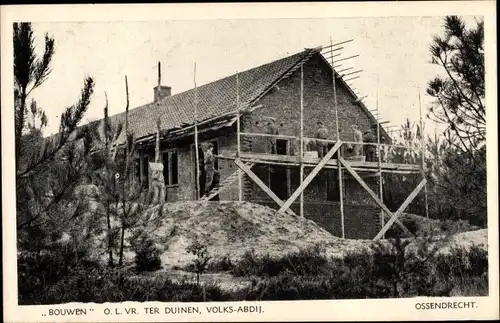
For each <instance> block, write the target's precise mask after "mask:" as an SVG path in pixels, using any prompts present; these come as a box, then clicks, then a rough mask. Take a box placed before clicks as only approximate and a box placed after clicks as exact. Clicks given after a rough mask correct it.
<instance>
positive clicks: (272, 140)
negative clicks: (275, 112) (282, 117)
mask: <svg viewBox="0 0 500 323" xmlns="http://www.w3.org/2000/svg"><path fill="white" fill-rule="evenodd" d="M267 125H268V128H267V133H268V134H269V135H271V136H270V137H268V146H269V150H270V153H271V154H276V137H275V136H277V135H278V127H276V119H275V118H269V122H268V123H267Z"/></svg>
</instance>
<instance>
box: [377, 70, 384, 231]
mask: <svg viewBox="0 0 500 323" xmlns="http://www.w3.org/2000/svg"><path fill="white" fill-rule="evenodd" d="M376 108H377V154H378V174H379V179H378V189H379V198H380V201H382V203H384V192H383V189H384V187H383V180H384V179H383V177H382V160H381V156H380V154H381V152H380V119H379V118H380V113H379V109H378V80H377V96H376ZM380 224H381V227H382V228H383V227H384V211H382V209H380ZM382 238H385V234H384V235H383V236H382Z"/></svg>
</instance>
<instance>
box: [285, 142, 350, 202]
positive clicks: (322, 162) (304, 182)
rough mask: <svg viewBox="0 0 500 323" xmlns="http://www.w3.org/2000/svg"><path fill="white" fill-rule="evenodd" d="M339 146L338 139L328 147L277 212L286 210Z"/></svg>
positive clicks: (340, 143)
mask: <svg viewBox="0 0 500 323" xmlns="http://www.w3.org/2000/svg"><path fill="white" fill-rule="evenodd" d="M340 146H342V142H341V141H340V140H339V141H337V143H336V144H335V145H334V146H333V147H332V148H331V149H330V151H329V152H328V153H327V154H326V155H325V157H323V159H322V160H321V161H320V162H319V163H318V165H316V167H314V168H313V170H312V171H311V173H310V174H309V175H307V177H306V178H305V179H304V181H303V182H302V185H300V186H299V187H297V189H296V190H295V192H293V194H292V196H290V197H289V198H288V200H287V201H286V202H285V204H283V206H281V208H280V209H279V211H278V212H284V211H285V210H288V209H289V208H290V206H291V205H292V203H293V202H295V200H296V199H297V198H298V197H299V196H300V194H301V193H302V192H303V191H304V190H305V189H306V187H307V185H309V184H310V183H311V182H312V180H313V179H314V177H316V175H318V173H319V171H320V170H321V169H322V168H323V167H324V166H325V165H326V163H328V161H329V160H330V159H331V158H332V157H333V155H334V154H335V153H336V152H337V150H339V148H340Z"/></svg>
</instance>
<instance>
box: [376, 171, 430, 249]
mask: <svg viewBox="0 0 500 323" xmlns="http://www.w3.org/2000/svg"><path fill="white" fill-rule="evenodd" d="M426 183H427V180H426V179H425V178H424V179H423V180H422V181H421V182H420V184H418V186H417V187H416V188H415V189H414V190H413V192H411V194H410V195H408V197H407V198H406V200H405V201H404V202H403V204H401V206H400V207H399V209H398V210H397V211H396V212H395V213H394V215H393V216H392V218H391V219H390V220H389V221H387V223H386V224H385V225H384V227H383V228H382V229H380V232H379V233H378V234H377V235H376V236H375V238H374V239H373V240H379V239H380V238H382V237H383V236H384V234H385V233H386V232H387V230H388V229H389V228H390V227H391V226H392V224H393V223H394V221H396V220H397V219H398V217H399V216H400V215H401V214H402V213H403V212H404V211H405V210H406V208H407V207H408V205H410V203H411V202H412V201H413V200H414V199H415V197H416V196H417V194H418V193H419V192H420V191H421V190H422V188H423V187H424V186H425V184H426Z"/></svg>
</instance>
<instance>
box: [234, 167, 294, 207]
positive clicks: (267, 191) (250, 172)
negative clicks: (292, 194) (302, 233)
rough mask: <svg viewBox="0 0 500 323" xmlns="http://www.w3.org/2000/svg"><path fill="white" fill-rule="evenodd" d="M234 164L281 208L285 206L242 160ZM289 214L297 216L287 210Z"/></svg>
mask: <svg viewBox="0 0 500 323" xmlns="http://www.w3.org/2000/svg"><path fill="white" fill-rule="evenodd" d="M234 162H235V163H236V165H237V166H238V167H239V168H240V169H241V170H242V171H244V172H245V173H246V174H247V175H248V177H250V178H251V179H252V180H253V181H254V182H255V184H257V185H258V186H259V187H260V188H261V189H262V190H263V191H264V192H266V193H267V195H269V197H270V198H271V199H272V200H273V201H274V202H276V203H277V204H278V205H279V206H282V205H283V201H282V200H281V199H280V198H279V197H278V196H276V194H274V192H273V191H271V189H270V188H269V187H267V185H266V184H264V182H262V180H261V179H260V178H259V177H258V176H257V175H255V173H254V172H252V171H251V170H250V168H249V167H248V166H246V165H245V164H244V163H243V162H242V161H241V160H240V159H235V160H234ZM287 213H288V214H290V215H296V214H295V213H294V212H293V211H292V210H287Z"/></svg>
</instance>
